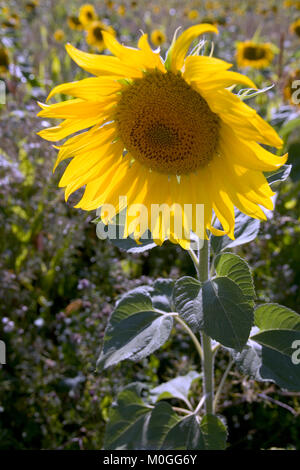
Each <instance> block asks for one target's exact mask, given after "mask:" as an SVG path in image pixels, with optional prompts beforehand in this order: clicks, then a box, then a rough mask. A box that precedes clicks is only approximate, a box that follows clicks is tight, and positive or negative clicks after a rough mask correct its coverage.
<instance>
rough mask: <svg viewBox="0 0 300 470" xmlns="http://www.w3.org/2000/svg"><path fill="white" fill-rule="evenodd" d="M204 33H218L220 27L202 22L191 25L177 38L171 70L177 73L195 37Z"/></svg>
mask: <svg viewBox="0 0 300 470" xmlns="http://www.w3.org/2000/svg"><path fill="white" fill-rule="evenodd" d="M204 33H217V34H218V29H217V28H216V27H215V26H213V25H211V24H205V23H204V24H200V25H195V26H191V27H190V28H188V29H187V30H186V31H184V32H183V33H182V34H181V35H180V36H179V38H178V39H176V41H175V43H174V45H173V46H172V51H171V70H172V72H174V73H176V72H177V71H178V70H181V68H182V66H183V63H184V58H185V56H186V54H187V52H188V50H189V48H190V45H191V43H192V41H194V39H196V38H197V37H198V36H200V35H201V34H204Z"/></svg>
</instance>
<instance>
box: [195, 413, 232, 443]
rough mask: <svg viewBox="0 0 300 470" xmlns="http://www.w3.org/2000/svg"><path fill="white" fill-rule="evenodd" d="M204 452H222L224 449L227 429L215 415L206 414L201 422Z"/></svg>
mask: <svg viewBox="0 0 300 470" xmlns="http://www.w3.org/2000/svg"><path fill="white" fill-rule="evenodd" d="M200 427H201V431H202V434H203V438H204V442H205V449H206V450H223V449H225V447H226V438H227V429H226V426H225V425H224V423H223V422H222V421H221V420H220V419H219V418H218V417H217V416H215V415H212V414H207V415H205V416H203V418H202V421H201V426H200Z"/></svg>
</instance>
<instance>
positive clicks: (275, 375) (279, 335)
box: [251, 304, 300, 391]
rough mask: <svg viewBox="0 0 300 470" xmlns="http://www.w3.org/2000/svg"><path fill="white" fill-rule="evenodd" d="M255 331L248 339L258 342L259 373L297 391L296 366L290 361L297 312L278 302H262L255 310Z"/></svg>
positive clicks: (297, 337) (298, 328) (297, 332)
mask: <svg viewBox="0 0 300 470" xmlns="http://www.w3.org/2000/svg"><path fill="white" fill-rule="evenodd" d="M255 324H256V325H257V327H256V330H257V329H258V328H259V332H258V333H257V332H256V333H255V334H254V335H252V336H251V342H254V341H255V342H257V343H258V344H260V345H262V348H261V353H260V357H261V365H260V368H259V375H260V377H261V378H262V379H263V380H272V381H274V382H275V383H277V385H279V386H280V387H283V388H286V389H288V390H291V391H299V390H300V367H299V364H297V363H293V357H294V356H293V354H294V353H295V352H296V351H295V348H294V344H293V343H294V342H295V341H300V315H299V314H297V313H296V312H294V311H293V310H290V309H289V308H287V307H283V306H282V305H278V304H264V305H261V306H259V307H258V308H257V309H256V311H255Z"/></svg>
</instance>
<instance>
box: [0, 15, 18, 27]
mask: <svg viewBox="0 0 300 470" xmlns="http://www.w3.org/2000/svg"><path fill="white" fill-rule="evenodd" d="M20 23H21V19H20V16H19V15H18V14H17V13H10V14H9V15H8V17H7V18H6V19H5V20H4V21H3V22H2V26H4V27H5V28H19V26H20Z"/></svg>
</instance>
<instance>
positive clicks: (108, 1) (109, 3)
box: [105, 0, 114, 10]
mask: <svg viewBox="0 0 300 470" xmlns="http://www.w3.org/2000/svg"><path fill="white" fill-rule="evenodd" d="M105 5H106V7H107V8H109V9H110V10H112V9H113V7H114V2H113V1H111V0H105Z"/></svg>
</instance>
